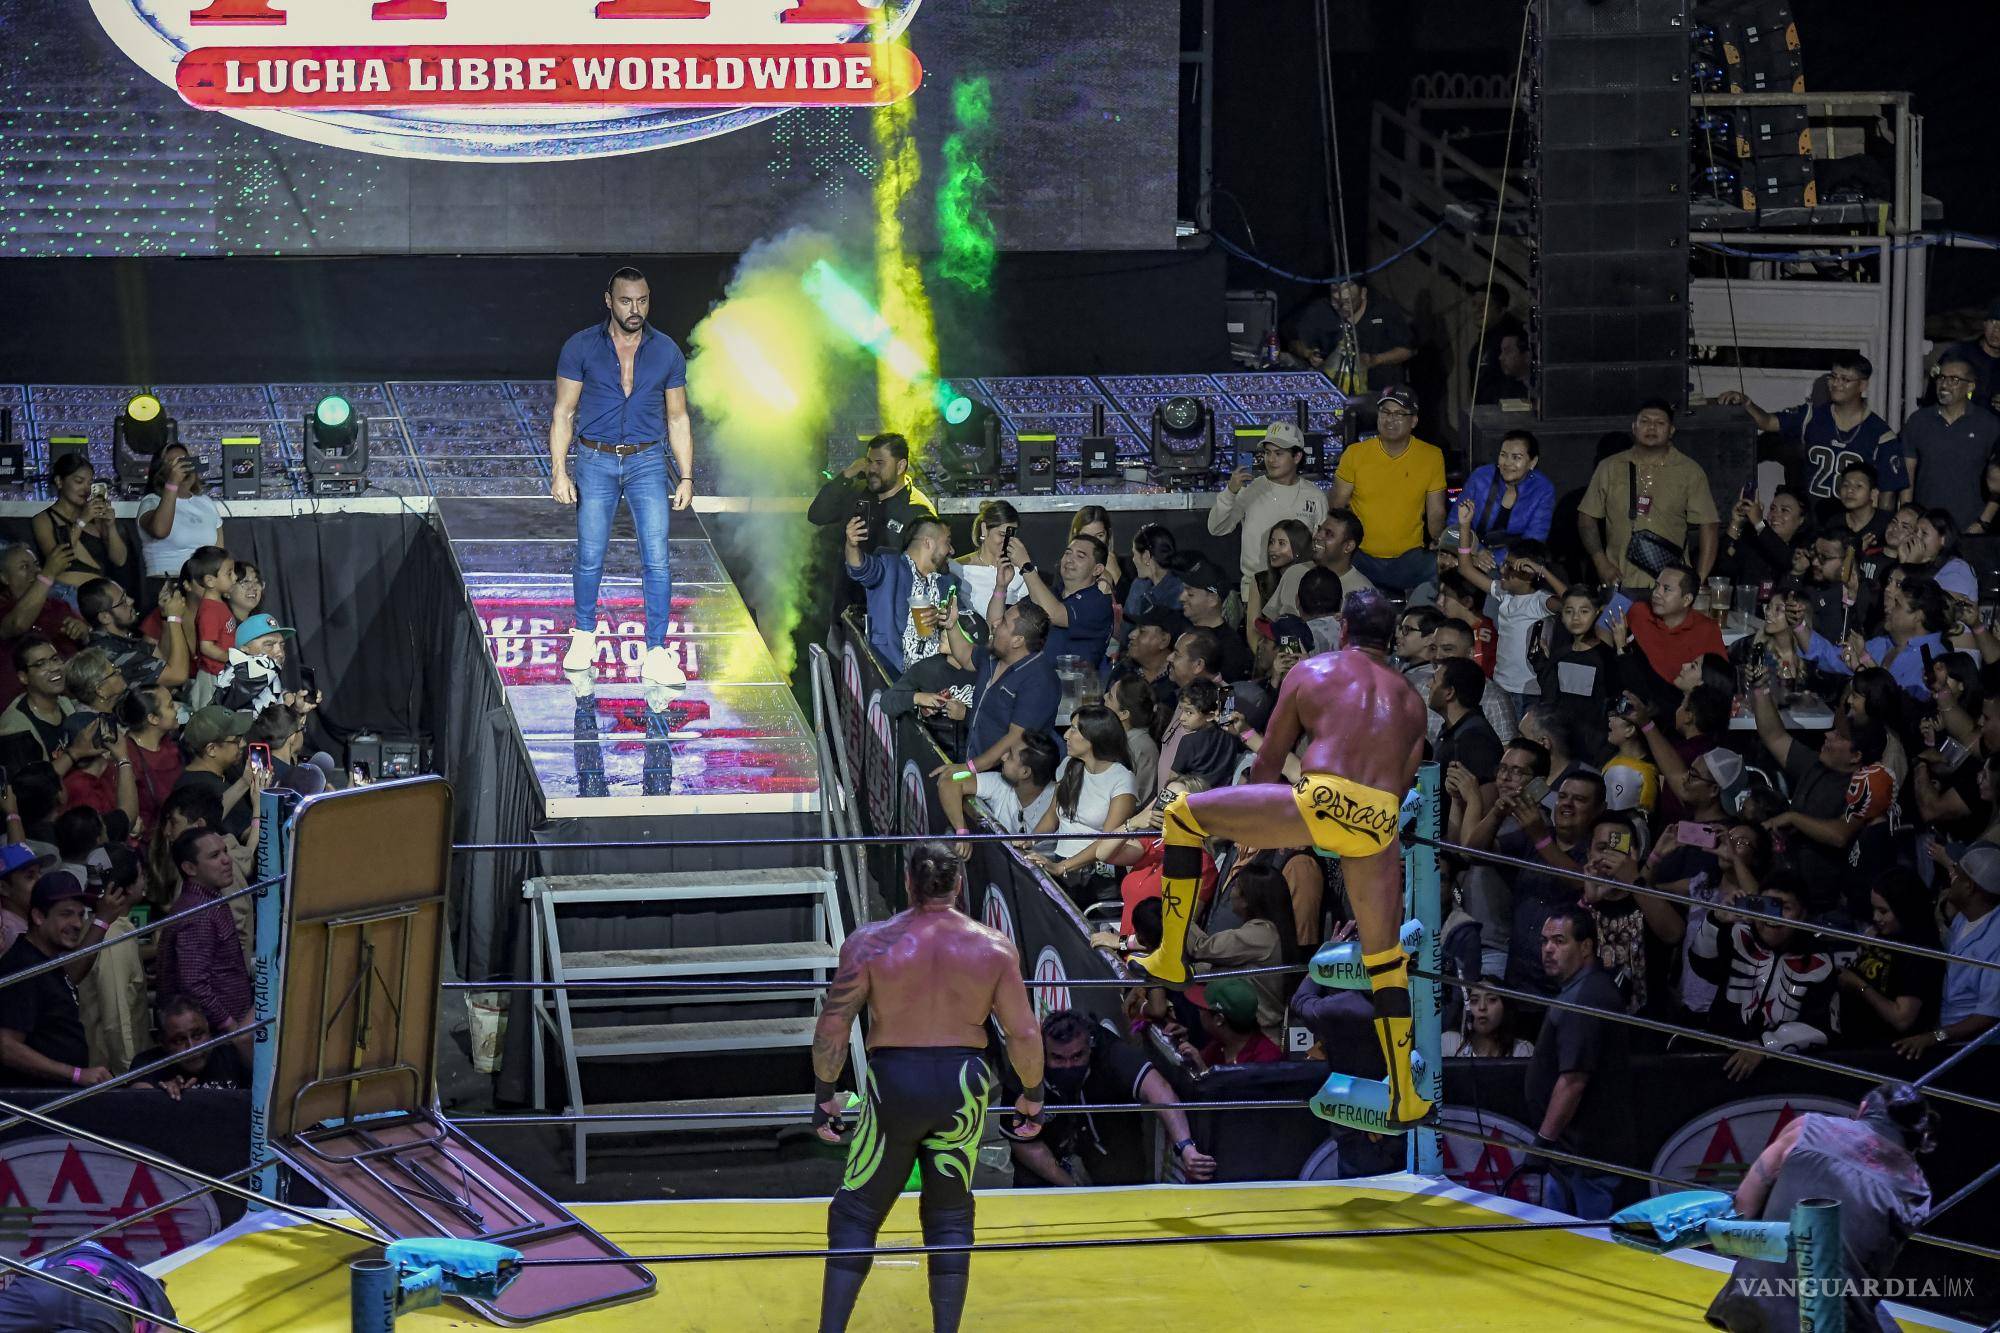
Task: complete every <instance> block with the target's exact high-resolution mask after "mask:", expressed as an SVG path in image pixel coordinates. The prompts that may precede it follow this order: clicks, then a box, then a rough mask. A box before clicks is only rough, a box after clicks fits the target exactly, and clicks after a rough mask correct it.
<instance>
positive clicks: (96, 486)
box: [90, 481, 111, 500]
mask: <svg viewBox="0 0 2000 1333" xmlns="http://www.w3.org/2000/svg"><path fill="white" fill-rule="evenodd" d="M110 494H111V483H109V482H104V481H93V482H91V483H90V498H91V499H93V500H102V499H105V498H107V497H108V496H109V495H110Z"/></svg>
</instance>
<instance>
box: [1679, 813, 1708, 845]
mask: <svg viewBox="0 0 2000 1333" xmlns="http://www.w3.org/2000/svg"><path fill="white" fill-rule="evenodd" d="M1674 840H1675V841H1677V842H1679V843H1680V845H1681V846H1683V847H1705V848H1707V849H1708V850H1709V851H1714V850H1715V830H1714V829H1712V828H1710V827H1709V826H1708V825H1706V824H1697V823H1696V822H1695V821H1694V820H1692V819H1683V820H1682V821H1681V822H1680V823H1678V824H1676V825H1674Z"/></svg>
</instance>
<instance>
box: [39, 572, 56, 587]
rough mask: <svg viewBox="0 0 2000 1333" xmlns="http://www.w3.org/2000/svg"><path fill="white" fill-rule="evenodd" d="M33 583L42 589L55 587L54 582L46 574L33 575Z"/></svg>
mask: <svg viewBox="0 0 2000 1333" xmlns="http://www.w3.org/2000/svg"><path fill="white" fill-rule="evenodd" d="M35 582H37V583H39V584H41V585H42V586H43V587H44V588H53V587H55V586H56V581H55V580H54V579H52V578H50V577H49V576H48V575H47V574H37V575H35Z"/></svg>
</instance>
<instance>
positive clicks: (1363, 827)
mask: <svg viewBox="0 0 2000 1333" xmlns="http://www.w3.org/2000/svg"><path fill="white" fill-rule="evenodd" d="M1292 799H1293V800H1294V801H1296V802H1298V806H1299V815H1300V817H1301V818H1303V819H1304V820H1305V821H1306V828H1307V830H1308V831H1309V832H1310V833H1311V834H1312V840H1313V846H1314V847H1315V848H1317V849H1318V850H1319V853H1320V855H1322V856H1354V857H1361V856H1373V855H1375V854H1376V853H1377V852H1379V851H1381V850H1383V849H1384V848H1386V847H1387V846H1389V844H1390V843H1392V842H1394V841H1395V839H1396V826H1397V820H1398V818H1399V816H1400V814H1401V812H1402V801H1401V800H1400V799H1399V798H1398V797H1395V796H1391V795H1390V794H1389V793H1388V792H1385V791H1377V790H1376V789H1375V788H1373V787H1368V786H1364V785H1362V784H1361V783H1359V782H1356V781H1354V780H1353V779H1351V778H1343V777H1341V776H1340V775H1339V774H1337V773H1308V774H1306V775H1305V776H1304V777H1302V778H1300V779H1299V780H1298V781H1297V782H1296V783H1294V784H1293V785H1292Z"/></svg>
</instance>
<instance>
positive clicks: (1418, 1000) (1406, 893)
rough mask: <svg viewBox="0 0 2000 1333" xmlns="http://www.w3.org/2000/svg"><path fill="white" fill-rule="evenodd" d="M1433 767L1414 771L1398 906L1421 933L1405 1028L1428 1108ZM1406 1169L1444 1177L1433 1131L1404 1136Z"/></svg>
mask: <svg viewBox="0 0 2000 1333" xmlns="http://www.w3.org/2000/svg"><path fill="white" fill-rule="evenodd" d="M1438 792H1439V782H1438V766H1437V765H1436V764H1424V765H1422V766H1421V767H1419V768H1418V769H1417V796H1418V798H1419V799H1418V806H1417V818H1416V833H1417V836H1418V837H1419V838H1422V839H1424V840H1425V841H1422V842H1419V843H1417V844H1416V845H1415V846H1414V847H1406V848H1404V849H1403V905H1404V915H1405V917H1406V918H1407V919H1409V920H1412V921H1416V922H1418V923H1419V924H1421V925H1422V926H1423V928H1424V936H1423V942H1422V943H1421V944H1419V945H1418V946H1417V956H1416V958H1415V959H1414V960H1413V961H1414V962H1415V963H1416V967H1415V968H1414V969H1412V972H1413V975H1412V976H1411V977H1410V1027H1411V1035H1412V1037H1413V1038H1414V1044H1415V1047H1416V1053H1417V1057H1418V1058H1419V1059H1420V1060H1422V1061H1423V1067H1422V1068H1421V1069H1419V1070H1418V1071H1417V1078H1416V1083H1417V1091H1418V1093H1419V1094H1421V1095H1422V1096H1423V1097H1424V1098H1426V1099H1427V1100H1428V1101H1430V1103H1431V1104H1432V1105H1433V1106H1439V1105H1442V1103H1443V1095H1442V1094H1443V1091H1444V1060H1443V1055H1442V1053H1441V1051H1440V1044H1441V1042H1442V1041H1443V1035H1442V1031H1441V1029H1442V1028H1443V1026H1444V990H1443V988H1442V987H1440V986H1439V984H1438V983H1437V982H1435V981H1432V980H1431V979H1430V978H1431V977H1433V976H1438V975H1441V974H1442V973H1443V972H1444V938H1443V935H1444V908H1443V899H1444V895H1443V892H1442V888H1441V886H1440V885H1439V883H1438V855H1437V847H1436V843H1437V841H1438V840H1439V839H1440V838H1442V837H1443V836H1444V819H1443V816H1442V806H1441V802H1440V801H1439V799H1438ZM1409 1139H1410V1148H1409V1169H1410V1173H1411V1174H1412V1175H1418V1176H1441V1175H1443V1174H1444V1150H1443V1148H1442V1146H1441V1144H1440V1143H1439V1140H1438V1133H1437V1131H1436V1130H1435V1129H1420V1130H1417V1131H1415V1132H1414V1133H1412V1134H1411V1135H1410V1136H1409Z"/></svg>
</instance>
